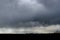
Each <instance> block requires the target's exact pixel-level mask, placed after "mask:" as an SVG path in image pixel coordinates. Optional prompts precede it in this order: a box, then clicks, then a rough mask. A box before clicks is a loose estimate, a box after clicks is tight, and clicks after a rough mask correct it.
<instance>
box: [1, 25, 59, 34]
mask: <svg viewBox="0 0 60 40" xmlns="http://www.w3.org/2000/svg"><path fill="white" fill-rule="evenodd" d="M56 32H60V25H51V26H46V27H44V26H40V27H38V26H36V27H30V28H24V27H23V28H22V27H20V28H0V33H11V34H26V33H38V34H40V33H56Z"/></svg>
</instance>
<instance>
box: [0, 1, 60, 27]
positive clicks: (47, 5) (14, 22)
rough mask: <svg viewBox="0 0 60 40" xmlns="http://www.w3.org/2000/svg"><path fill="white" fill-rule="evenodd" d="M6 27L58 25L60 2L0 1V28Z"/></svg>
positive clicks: (59, 22) (59, 23)
mask: <svg viewBox="0 0 60 40" xmlns="http://www.w3.org/2000/svg"><path fill="white" fill-rule="evenodd" d="M7 25H8V27H13V26H14V27H22V26H23V27H31V26H32V27H35V26H39V27H40V25H48V26H49V25H60V0H0V26H3V27H5V26H7ZM48 26H47V27H48ZM43 27H45V26H43ZM49 27H50V26H49ZM58 28H59V27H58Z"/></svg>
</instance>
